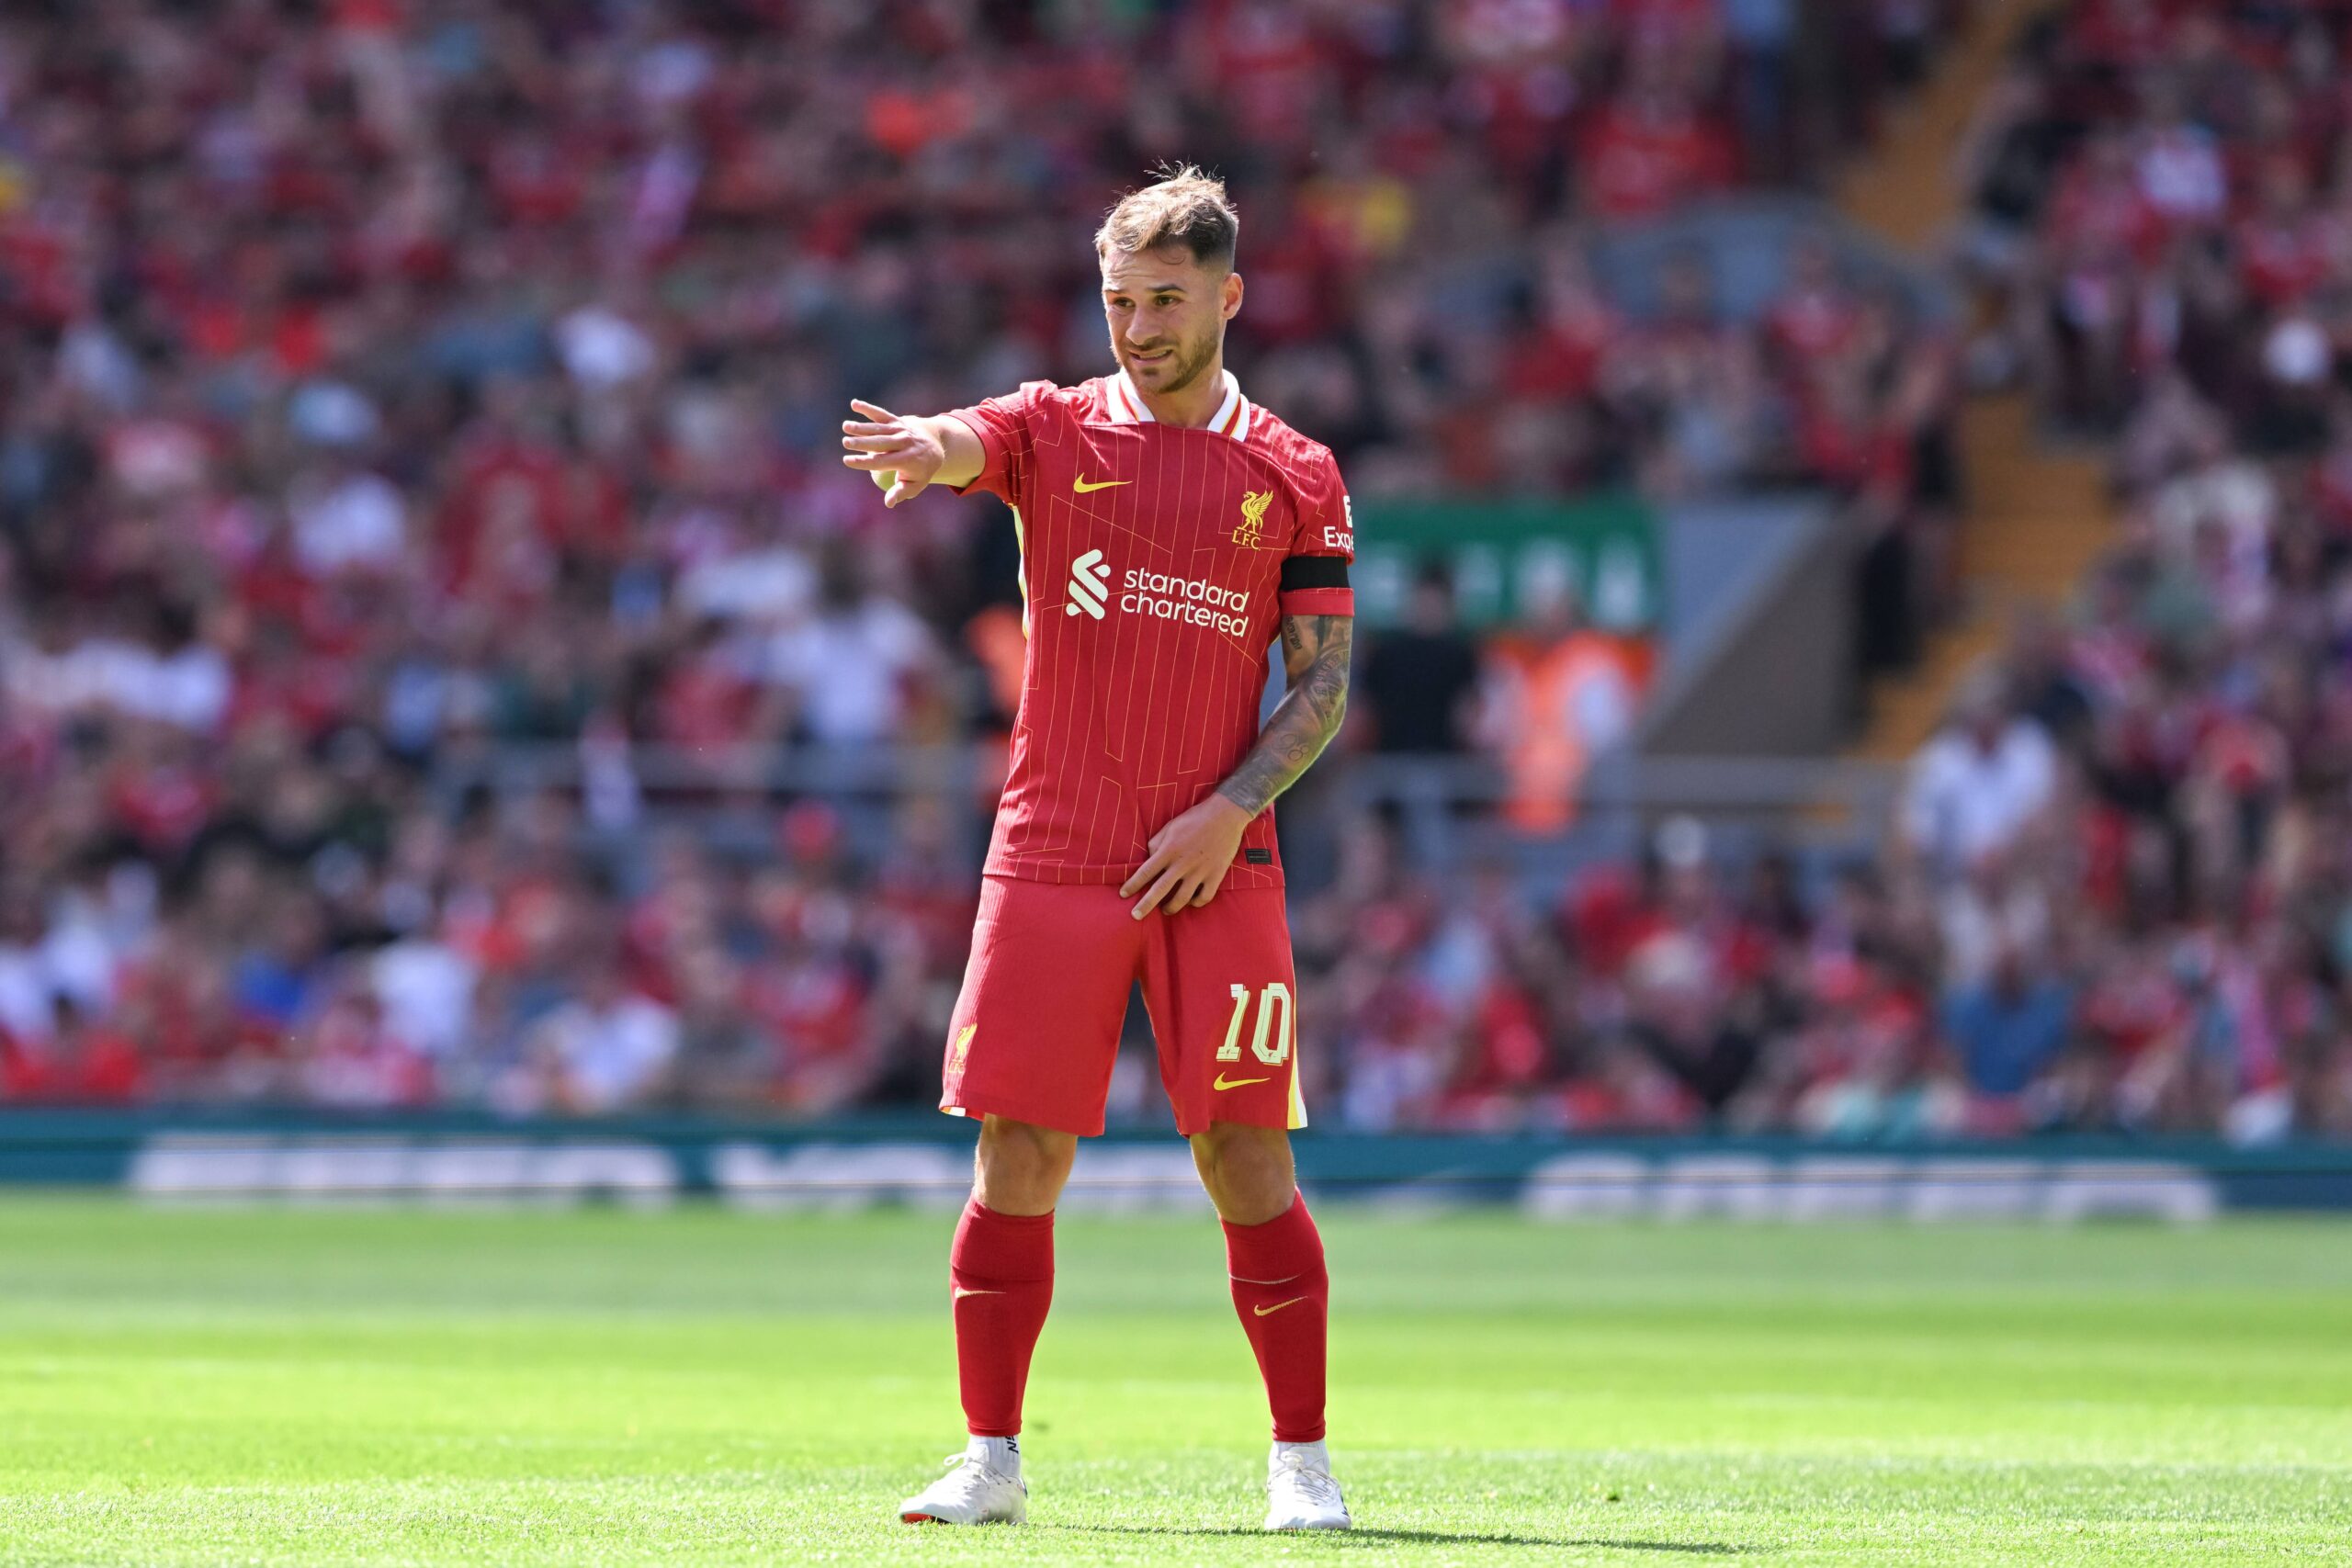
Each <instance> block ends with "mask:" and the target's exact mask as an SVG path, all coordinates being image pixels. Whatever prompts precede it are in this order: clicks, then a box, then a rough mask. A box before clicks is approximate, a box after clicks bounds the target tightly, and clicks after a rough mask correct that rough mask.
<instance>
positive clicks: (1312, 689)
mask: <svg viewBox="0 0 2352 1568" xmlns="http://www.w3.org/2000/svg"><path fill="white" fill-rule="evenodd" d="M1354 642H1355V621H1354V619H1353V618H1352V617H1351V616H1348V615H1284V616H1283V669H1285V670H1286V671H1289V673H1290V690H1289V691H1288V692H1286V693H1284V694H1283V700H1282V703H1281V704H1280V705H1278V706H1277V707H1276V708H1275V709H1274V712H1273V716H1272V717H1271V718H1269V719H1268V720H1266V728H1264V730H1262V731H1261V733H1260V734H1259V736H1258V743H1257V744H1256V745H1255V746H1252V747H1251V748H1250V754H1249V755H1248V756H1246V757H1244V758H1242V759H1241V765H1240V766H1239V767H1238V768H1236V769H1234V770H1233V773H1232V776H1230V777H1229V778H1227V780H1226V781H1225V783H1223V784H1219V785H1218V786H1217V793H1218V794H1220V795H1224V796H1225V797H1226V798H1227V800H1229V801H1231V802H1233V803H1234V804H1235V805H1236V806H1238V807H1241V808H1242V809H1243V810H1244V811H1247V812H1249V813H1250V815H1251V816H1252V817H1255V816H1256V815H1257V814H1258V813H1259V812H1261V811H1263V810H1264V809H1266V807H1268V806H1270V805H1272V804H1273V799H1274V796H1276V795H1280V794H1282V792H1283V791H1284V790H1286V789H1288V788H1289V787H1290V786H1291V785H1292V784H1296V783H1297V782H1298V776H1299V775H1300V774H1301V773H1305V772H1306V770H1307V768H1308V766H1309V765H1310V764H1311V763H1313V762H1314V761H1315V759H1316V758H1317V757H1319V756H1321V755H1322V754H1323V748H1324V747H1326V746H1328V745H1329V744H1330V743H1331V737H1333V736H1334V735H1337V734H1338V733H1339V732H1340V720H1341V719H1342V718H1344V717H1346V716H1347V712H1348V653H1349V650H1350V649H1351V648H1352V647H1353V645H1354Z"/></svg>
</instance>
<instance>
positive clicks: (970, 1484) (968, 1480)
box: [942, 1454, 1012, 1492]
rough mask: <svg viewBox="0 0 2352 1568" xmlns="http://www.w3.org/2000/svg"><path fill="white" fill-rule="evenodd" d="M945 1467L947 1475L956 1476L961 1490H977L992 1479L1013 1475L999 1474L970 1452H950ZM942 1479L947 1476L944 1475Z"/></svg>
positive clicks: (1008, 1477) (1007, 1478) (1005, 1479)
mask: <svg viewBox="0 0 2352 1568" xmlns="http://www.w3.org/2000/svg"><path fill="white" fill-rule="evenodd" d="M943 1468H944V1470H945V1472H947V1475H952V1476H954V1477H955V1479H956V1490H957V1491H959V1492H977V1491H978V1490H979V1489H980V1488H981V1487H982V1486H985V1485H987V1484H988V1483H989V1481H990V1480H992V1479H993V1480H999V1481H1010V1480H1011V1479H1012V1477H1011V1476H1000V1475H998V1474H997V1472H995V1471H992V1470H990V1469H989V1467H988V1466H987V1465H984V1464H981V1463H979V1462H978V1461H976V1460H974V1459H973V1458H972V1456H971V1455H970V1454H949V1455H948V1456H947V1461H946V1463H945V1465H944V1467H943ZM942 1479H943V1480H944V1479H945V1477H944V1476H943V1477H942Z"/></svg>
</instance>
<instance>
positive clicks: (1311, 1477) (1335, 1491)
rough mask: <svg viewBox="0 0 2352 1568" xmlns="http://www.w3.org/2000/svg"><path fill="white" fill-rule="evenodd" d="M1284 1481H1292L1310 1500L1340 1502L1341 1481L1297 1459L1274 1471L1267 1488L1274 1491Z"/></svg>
mask: <svg viewBox="0 0 2352 1568" xmlns="http://www.w3.org/2000/svg"><path fill="white" fill-rule="evenodd" d="M1284 1481H1288V1482H1290V1483H1293V1484H1294V1485H1295V1486H1296V1487H1297V1488H1298V1489H1299V1490H1300V1491H1301V1492H1304V1493H1306V1496H1307V1499H1308V1500H1309V1501H1310V1502H1315V1503H1322V1504H1329V1505H1333V1506H1337V1505H1338V1504H1339V1501H1340V1483H1338V1482H1336V1481H1334V1480H1332V1479H1331V1478H1330V1476H1329V1475H1328V1474H1326V1473H1325V1472H1322V1471H1319V1470H1309V1469H1308V1468H1307V1467H1306V1465H1304V1464H1301V1463H1299V1462H1298V1461H1296V1460H1291V1461H1286V1462H1285V1463H1284V1464H1283V1467H1282V1468H1281V1469H1280V1470H1278V1471H1276V1472H1274V1473H1273V1475H1272V1478H1271V1479H1270V1480H1268V1481H1267V1483H1266V1486H1267V1489H1268V1490H1269V1491H1272V1489H1273V1488H1274V1487H1275V1486H1277V1485H1280V1484H1281V1483H1283V1482H1284Z"/></svg>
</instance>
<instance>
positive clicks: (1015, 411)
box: [947, 381, 1054, 506]
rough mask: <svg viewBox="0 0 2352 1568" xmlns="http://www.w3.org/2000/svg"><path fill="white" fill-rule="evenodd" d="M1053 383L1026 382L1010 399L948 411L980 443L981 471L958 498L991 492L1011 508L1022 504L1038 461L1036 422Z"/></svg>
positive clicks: (958, 490) (986, 400)
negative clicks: (1039, 409) (975, 492)
mask: <svg viewBox="0 0 2352 1568" xmlns="http://www.w3.org/2000/svg"><path fill="white" fill-rule="evenodd" d="M1053 390H1054V384H1053V383H1052V382H1051V381H1024V382H1023V383H1022V385H1021V389H1020V390H1019V391H1017V392H1015V393H1013V394H1012V396H1011V397H1009V398H983V399H981V400H979V401H978V402H977V403H974V404H973V405H972V406H971V407H970V408H965V409H949V410H948V411H947V414H948V417H949V418H950V419H960V420H962V421H963V422H964V423H965V424H966V425H967V426H969V427H970V429H971V432H972V434H974V435H977V436H978V437H979V439H980V452H981V454H982V457H981V462H980V471H979V473H978V476H977V477H975V478H974V479H973V480H972V481H971V483H969V484H966V485H958V486H956V487H955V490H956V494H957V495H969V494H970V493H971V492H972V491H976V490H982V491H988V492H989V494H990V495H993V496H995V497H996V498H998V499H999V500H1000V501H1002V502H1005V503H1006V504H1008V505H1011V506H1019V505H1020V504H1021V496H1022V491H1023V490H1024V489H1025V488H1026V487H1027V485H1028V482H1029V471H1030V468H1032V466H1033V465H1034V462H1035V457H1036V435H1035V419H1036V414H1037V410H1038V406H1039V405H1040V404H1041V403H1043V402H1044V401H1045V399H1046V394H1047V393H1048V392H1051V391H1053Z"/></svg>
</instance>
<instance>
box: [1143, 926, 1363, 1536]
mask: <svg viewBox="0 0 2352 1568" xmlns="http://www.w3.org/2000/svg"><path fill="white" fill-rule="evenodd" d="M1146 924H1147V925H1148V926H1149V927H1151V928H1152V929H1153V940H1152V942H1151V944H1150V945H1149V946H1148V947H1147V949H1146V952H1145V976H1144V988H1145V997H1146V999H1147V1001H1148V1003H1149V1005H1150V1007H1151V1016H1152V1032H1153V1034H1154V1035H1155V1036H1156V1037H1157V1039H1158V1042H1159V1071H1160V1079H1161V1082H1162V1083H1163V1084H1164V1085H1165V1086H1166V1087H1167V1089H1168V1095H1169V1099H1170V1102H1171V1103H1172V1104H1173V1105H1174V1106H1175V1108H1176V1124H1177V1128H1178V1130H1179V1131H1181V1132H1182V1133H1183V1134H1185V1136H1186V1137H1188V1138H1189V1139H1191V1141H1192V1145H1193V1164H1194V1166H1195V1167H1196V1168H1198V1169H1199V1171H1200V1174H1201V1183H1202V1185H1203V1186H1204V1187H1205V1188H1206V1189H1207V1190H1208V1193H1209V1198H1210V1200H1211V1201H1213V1202H1214V1203H1215V1204H1216V1210H1217V1216H1218V1218H1219V1220H1220V1221H1221V1222H1222V1223H1223V1224H1224V1227H1225V1247H1226V1272H1227V1276H1228V1277H1229V1278H1230V1280H1231V1286H1232V1293H1233V1307H1234V1311H1235V1313H1236V1314H1238V1316H1239V1317H1240V1320H1241V1329H1242V1332H1243V1334H1244V1335H1246V1336H1247V1337H1248V1338H1249V1340H1250V1350H1251V1352H1252V1353H1253V1354H1254V1355H1255V1356H1256V1358H1257V1361H1258V1370H1259V1373H1260V1375H1261V1377H1262V1378H1263V1379H1264V1381H1265V1385H1266V1401H1267V1404H1268V1406H1269V1408H1270V1409H1271V1411H1272V1416H1273V1428H1274V1431H1273V1436H1274V1445H1273V1450H1272V1455H1271V1456H1270V1458H1269V1461H1268V1465H1267V1484H1266V1490H1267V1500H1268V1506H1267V1512H1266V1525H1267V1528H1268V1529H1346V1528H1347V1526H1348V1513H1347V1506H1346V1505H1345V1503H1344V1502H1343V1501H1342V1500H1341V1498H1340V1488H1339V1485H1338V1483H1336V1482H1334V1481H1333V1480H1332V1479H1331V1462H1330V1456H1329V1451H1328V1450H1326V1448H1325V1446H1324V1441H1323V1438H1324V1425H1323V1404H1324V1386H1325V1365H1326V1359H1327V1358H1326V1340H1327V1337H1328V1330H1329V1304H1330V1278H1329V1273H1328V1272H1327V1271H1326V1269H1325V1268H1324V1263H1323V1238H1322V1236H1321V1235H1319V1234H1318V1233H1317V1230H1316V1228H1315V1220H1314V1217H1313V1216H1312V1215H1311V1214H1309V1213H1308V1212H1307V1208H1306V1199H1305V1198H1304V1197H1302V1196H1301V1195H1300V1193H1299V1190H1298V1180H1297V1175H1296V1171H1295V1168H1294V1166H1293V1164H1292V1161H1291V1151H1290V1133H1289V1129H1291V1128H1293V1127H1296V1126H1304V1125H1305V1124H1306V1108H1305V1104H1304V1101H1303V1100H1302V1098H1301V1096H1300V1095H1299V1092H1298V1087H1297V1068H1298V1052H1297V1019H1296V1011H1295V1002H1294V1000H1293V998H1294V997H1295V994H1296V991H1295V978H1294V976H1293V973H1292V968H1291V954H1290V929H1289V925H1288V922H1287V920H1286V919H1285V918H1284V913H1283V896H1282V893H1281V890H1280V889H1273V888H1266V889H1260V888H1250V889H1237V890H1234V891H1229V892H1226V893H1221V894H1219V895H1218V896H1217V897H1216V898H1215V899H1213V900H1212V901H1210V902H1209V903H1207V904H1204V905H1203V906H1201V907H1200V908H1193V909H1186V910H1183V911H1182V912H1181V913H1179V914H1177V915H1174V916H1171V917H1168V918H1166V919H1162V918H1161V917H1159V916H1157V915H1155V916H1153V917H1152V918H1151V919H1149V920H1148V921H1147V922H1146Z"/></svg>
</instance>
